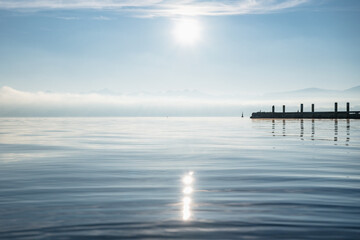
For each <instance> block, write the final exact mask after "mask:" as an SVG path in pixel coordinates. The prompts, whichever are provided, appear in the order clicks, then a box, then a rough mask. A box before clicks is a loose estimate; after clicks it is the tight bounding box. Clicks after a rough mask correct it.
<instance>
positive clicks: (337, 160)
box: [0, 117, 360, 239]
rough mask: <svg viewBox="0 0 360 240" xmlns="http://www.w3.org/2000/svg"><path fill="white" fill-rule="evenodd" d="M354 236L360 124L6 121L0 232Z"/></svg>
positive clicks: (0, 149) (38, 235) (358, 230)
mask: <svg viewBox="0 0 360 240" xmlns="http://www.w3.org/2000/svg"><path fill="white" fill-rule="evenodd" d="M186 176H187V177H186ZM184 177H186V178H185V179H184ZM359 237H360V121H359V120H338V121H335V120H315V121H312V120H303V121H301V120H275V121H274V120H250V119H248V118H243V119H242V118H171V117H170V118H1V119H0V239H121V238H123V239H137V238H138V239H161V238H162V239H172V238H177V239H359Z"/></svg>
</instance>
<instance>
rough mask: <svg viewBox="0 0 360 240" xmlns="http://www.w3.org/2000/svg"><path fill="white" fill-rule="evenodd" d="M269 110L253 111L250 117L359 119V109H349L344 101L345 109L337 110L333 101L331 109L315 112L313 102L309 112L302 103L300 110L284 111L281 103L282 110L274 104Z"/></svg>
mask: <svg viewBox="0 0 360 240" xmlns="http://www.w3.org/2000/svg"><path fill="white" fill-rule="evenodd" d="M271 110H272V111H271V112H261V111H259V112H254V113H252V115H251V118H284V119H285V118H299V119H305V118H310V119H311V118H312V119H360V111H350V103H349V102H347V103H346V111H338V103H337V102H335V103H334V110H333V111H317V112H315V104H313V103H312V104H311V112H310V111H308V112H304V104H303V103H301V104H300V111H299V110H298V111H296V112H286V109H285V105H282V112H280V111H279V112H275V105H273V106H272V109H271Z"/></svg>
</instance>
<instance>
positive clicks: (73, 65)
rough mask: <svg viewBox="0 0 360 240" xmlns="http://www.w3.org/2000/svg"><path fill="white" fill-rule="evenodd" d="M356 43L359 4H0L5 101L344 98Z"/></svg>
mask: <svg viewBox="0 0 360 240" xmlns="http://www.w3.org/2000/svg"><path fill="white" fill-rule="evenodd" d="M359 42H360V1H358V0H239V1H235V0H223V1H211V0H132V1H130V0H107V1H101V0H78V1H75V0H62V1H53V0H41V1H40V0H0V87H1V88H2V89H1V91H0V93H2V94H3V95H2V96H0V98H1V99H3V102H4V101H5V100H7V101H8V102H11V101H15V100H14V99H13V100H11V101H10V100H9V99H10V98H6V96H8V95H6V94H9V93H14V92H16V91H18V92H20V91H21V92H23V93H24V94H31V93H39V92H40V93H42V92H44V93H49V94H50V93H54V94H55V93H56V94H58V93H61V94H92V93H104V92H106V93H109V92H111V93H118V94H130V95H131V94H143V93H145V94H149V93H151V94H156V93H160V92H161V93H164V92H170V93H172V92H176V91H180V92H182V91H192V92H194V93H201V94H210V95H216V96H257V95H262V94H267V93H271V92H282V91H292V90H297V89H303V88H325V89H333V90H344V89H347V88H351V87H354V86H358V85H360V68H359V66H360V44H359ZM4 92H6V94H5V93H4ZM5 95H6V96H5ZM65 97H66V95H63V98H65ZM4 99H5V100H4ZM39 101H40V100H39Z"/></svg>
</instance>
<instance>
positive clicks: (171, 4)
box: [0, 0, 311, 17]
mask: <svg viewBox="0 0 360 240" xmlns="http://www.w3.org/2000/svg"><path fill="white" fill-rule="evenodd" d="M310 1H311V0H237V1H236V0H219V1H213V0H57V1H56V0H0V9H8V10H35V11H43V10H57V9H58V10H73V9H97V10H112V11H118V12H127V13H132V14H134V15H136V16H139V17H158V16H163V17H174V16H222V15H241V14H263V13H272V12H279V11H283V10H287V9H292V8H295V7H298V6H300V5H303V4H305V3H308V2H310Z"/></svg>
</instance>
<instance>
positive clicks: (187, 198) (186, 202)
mask: <svg viewBox="0 0 360 240" xmlns="http://www.w3.org/2000/svg"><path fill="white" fill-rule="evenodd" d="M193 175H194V172H188V173H187V174H186V175H185V176H184V177H183V179H182V180H183V184H184V188H183V194H184V197H183V205H182V207H183V209H182V216H183V220H184V221H188V220H190V218H191V216H192V213H191V203H192V198H191V194H192V192H193V186H192V183H193V182H194V176H193Z"/></svg>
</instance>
